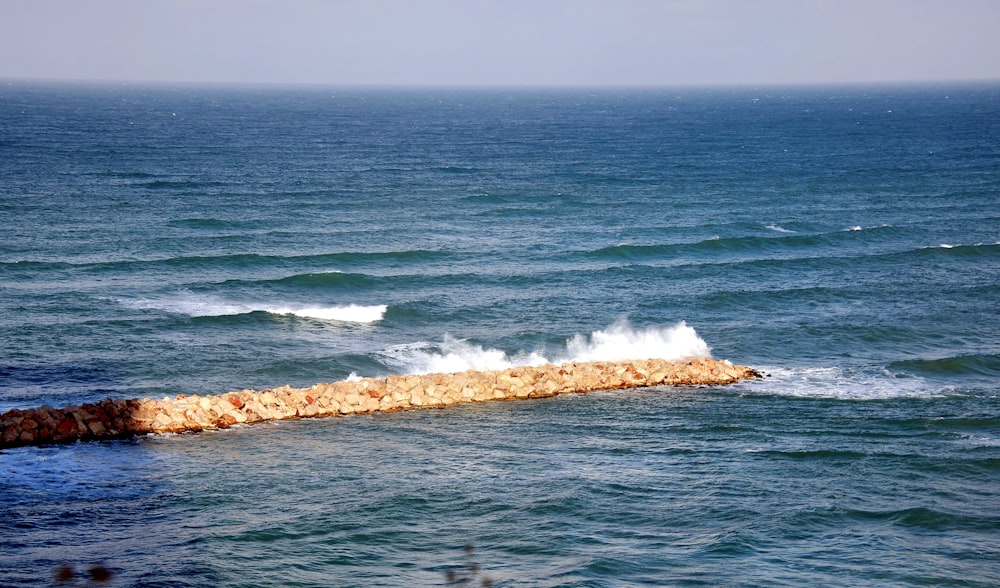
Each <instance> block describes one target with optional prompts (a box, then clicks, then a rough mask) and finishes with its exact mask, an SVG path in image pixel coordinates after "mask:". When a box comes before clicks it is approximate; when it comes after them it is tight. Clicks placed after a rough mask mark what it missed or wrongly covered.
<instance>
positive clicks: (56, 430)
mask: <svg viewBox="0 0 1000 588" xmlns="http://www.w3.org/2000/svg"><path fill="white" fill-rule="evenodd" d="M757 377H759V374H758V373H757V372H756V371H754V370H753V369H751V368H748V367H746V366H734V365H732V364H730V363H729V362H726V361H717V360H712V359H694V360H691V361H686V362H678V363H671V362H666V361H662V360H641V361H626V362H613V363H612V362H588V363H565V364H562V365H544V366H539V367H518V368H512V369H508V370H503V371H499V372H477V371H466V372H460V373H455V374H427V375H412V376H389V377H387V378H364V379H361V380H357V381H343V382H334V383H332V384H316V385H314V386H312V387H310V388H290V387H288V386H283V387H281V388H274V389H271V390H262V391H259V392H258V391H256V390H243V391H240V392H228V393H226V394H220V395H217V396H199V395H192V396H187V395H184V394H181V395H179V396H177V397H176V398H164V399H163V400H148V399H135V398H133V399H130V400H112V399H108V400H102V401H100V402H96V403H92V404H82V405H79V406H68V407H66V408H61V409H58V408H51V407H48V406H42V407H39V408H35V409H30V410H11V411H8V412H6V413H4V414H2V415H0V448H5V447H16V446H22V445H39V444H47V443H64V442H70V441H76V440H88V439H106V438H119V437H130V436H133V435H142V434H147V433H181V432H187V431H203V430H211V429H226V428H229V427H232V426H234V425H248V424H253V423H260V422H264V421H270V420H281V419H294V418H311V417H328V416H335V415H349V414H367V413H373V412H389V411H396V410H409V409H414V408H423V407H444V406H449V405H452V404H462V403H466V402H484V401H488V400H505V399H509V400H514V399H524V398H543V397H546V396H556V395H558V394H572V393H580V392H591V391H594V390H615V389H620V388H641V387H647V386H664V385H666V386H685V385H721V384H732V383H735V382H738V381H740V380H744V379H752V378H757Z"/></svg>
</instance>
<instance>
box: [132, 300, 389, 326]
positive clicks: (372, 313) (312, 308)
mask: <svg viewBox="0 0 1000 588" xmlns="http://www.w3.org/2000/svg"><path fill="white" fill-rule="evenodd" d="M119 302H120V303H121V304H122V305H124V306H126V307H127V308H132V309H136V310H159V311H163V312H168V313H172V314H182V315H186V316H190V317H212V316H235V315H243V314H250V313H254V312H265V313H268V314H273V315H279V316H297V317H301V318H310V319H318V320H324V321H338V322H346V323H374V322H377V321H380V320H382V318H383V317H384V316H385V312H386V310H387V309H388V307H387V306H386V305H384V304H377V305H371V306H361V305H357V304H348V305H342V306H335V305H331V306H321V305H306V304H299V305H294V304H267V303H252V302H251V303H245V302H227V301H224V300H220V299H218V298H215V297H210V296H194V295H192V296H183V297H179V298H172V299H171V298H167V299H154V300H120V301H119Z"/></svg>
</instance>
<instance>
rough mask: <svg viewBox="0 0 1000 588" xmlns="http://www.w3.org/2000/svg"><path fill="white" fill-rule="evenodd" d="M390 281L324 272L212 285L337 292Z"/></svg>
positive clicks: (343, 273)
mask: <svg viewBox="0 0 1000 588" xmlns="http://www.w3.org/2000/svg"><path fill="white" fill-rule="evenodd" d="M387 281H389V280H388V279H386V278H380V277H375V276H371V275H367V274H358V273H346V272H337V271H331V272H323V273H305V274H296V275H292V276H286V277H283V278H277V279H268V280H253V281H250V280H226V281H225V282H220V283H218V284H212V285H211V287H212V289H213V290H214V289H216V288H218V287H222V288H236V289H244V288H264V289H273V288H293V289H307V290H309V289H319V290H327V289H331V290H336V291H347V292H350V291H355V290H371V289H375V288H380V287H385V286H386V285H387V284H386V283H387Z"/></svg>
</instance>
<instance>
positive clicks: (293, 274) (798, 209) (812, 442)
mask: <svg viewBox="0 0 1000 588" xmlns="http://www.w3.org/2000/svg"><path fill="white" fill-rule="evenodd" d="M0 230H2V235H3V237H2V239H0V411H4V410H7V409H11V408H29V407H34V406H38V405H43V404H48V405H53V406H62V405H67V404H75V403H80V402H87V401H94V400H99V399H102V398H107V397H114V398H130V397H148V398H160V397H163V396H173V395H176V394H181V393H184V394H193V393H197V394H217V393H222V392H226V391H230V390H238V389H243V388H255V389H262V388H268V387H275V386H280V385H284V384H290V385H292V386H298V387H306V386H309V385H312V384H313V383H316V382H329V381H335V380H342V379H347V378H351V377H368V376H384V375H387V374H399V373H419V372H433V371H460V370H464V369H469V368H475V369H498V368H503V367H508V366H511V365H519V364H535V363H541V362H546V361H565V360H573V359H576V360H590V359H604V360H611V359H618V358H627V357H632V356H636V355H640V356H643V355H644V356H654V357H666V358H684V357H689V356H697V355H711V356H714V357H717V358H723V359H729V360H731V361H733V362H734V363H741V364H748V365H751V366H753V367H755V368H757V369H759V370H761V371H763V372H764V373H766V374H768V377H766V378H764V379H762V380H760V381H755V382H749V383H743V384H739V385H736V386H731V387H724V388H676V389H668V388H652V389H639V390H630V391H617V392H600V393H593V394H588V395H580V396H565V397H559V398H552V399H545V400H538V401H530V402H503V403H487V404H480V405H467V406H462V407H455V408H450V409H447V410H431V411H413V412H403V413H392V414H376V415H373V416H355V417H344V418H331V419H317V420H304V421H295V422H281V423H271V424H265V425H259V426H254V427H244V428H236V429H231V430H227V431H220V432H211V433H202V434H191V435H176V436H171V435H161V436H148V437H142V438H138V439H134V440H126V441H109V442H92V443H77V444H71V445H62V446H48V447H34V448H20V449H10V450H4V451H2V452H0V585H3V586H7V585H10V586H46V585H51V584H52V583H53V581H54V580H53V578H54V577H55V574H56V572H57V570H59V569H60V568H63V567H66V566H69V567H71V568H72V570H73V572H74V573H75V576H74V581H75V582H76V583H78V584H82V583H84V582H85V581H87V579H88V576H87V573H88V572H87V570H88V569H89V568H90V567H92V566H103V567H105V568H107V569H108V570H110V571H111V572H112V574H113V576H112V580H111V583H112V584H113V585H120V586H233V587H236V586H276V585H281V586H435V585H438V586H441V585H447V584H448V583H449V582H451V583H453V584H457V583H461V582H463V581H466V582H470V583H474V584H476V585H482V584H483V582H484V581H485V582H486V583H492V585H494V586H553V587H554V586H694V585H709V586H716V585H742V586H802V585H814V586H845V585H853V586H879V585H884V586H899V585H965V586H995V585H998V584H1000V567H998V566H997V562H998V561H1000V547H998V545H1000V510H998V505H1000V335H998V333H1000V86H997V85H991V84H969V85H956V84H953V85H948V86H921V87H916V86H886V87H864V86H845V87H798V88H779V87H763V88H749V87H747V88H715V89H710V88H704V89H625V90H614V89H599V90H585V89H565V90H528V89H519V90H504V89H488V90H487V89H484V90H458V89H397V90H391V89H361V88H241V87H193V86H178V87H171V86H135V85H101V86H89V85H72V84H64V85H46V84H32V83H26V82H4V83H3V84H2V85H0Z"/></svg>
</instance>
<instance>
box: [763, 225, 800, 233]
mask: <svg viewBox="0 0 1000 588" xmlns="http://www.w3.org/2000/svg"><path fill="white" fill-rule="evenodd" d="M767 228H768V229H771V230H772V231H777V232H779V233H794V232H795V231H793V230H791V229H786V228H784V227H782V226H780V225H767Z"/></svg>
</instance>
